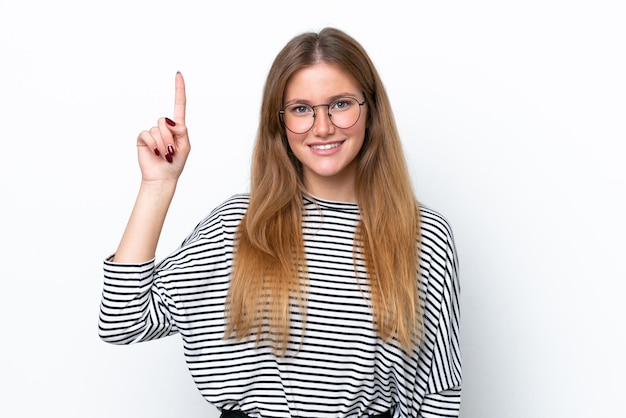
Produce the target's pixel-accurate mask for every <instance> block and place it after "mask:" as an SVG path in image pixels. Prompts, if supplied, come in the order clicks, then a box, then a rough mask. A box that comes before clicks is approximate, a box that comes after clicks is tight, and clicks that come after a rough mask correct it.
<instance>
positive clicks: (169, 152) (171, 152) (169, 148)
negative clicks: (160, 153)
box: [167, 144, 174, 155]
mask: <svg viewBox="0 0 626 418" xmlns="http://www.w3.org/2000/svg"><path fill="white" fill-rule="evenodd" d="M167 153H168V154H170V155H174V147H173V146H172V145H171V144H170V145H168V146H167Z"/></svg>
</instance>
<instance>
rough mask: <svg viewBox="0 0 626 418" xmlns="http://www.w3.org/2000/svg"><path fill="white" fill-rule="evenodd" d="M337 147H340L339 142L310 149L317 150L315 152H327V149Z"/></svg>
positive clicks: (312, 146)
mask: <svg viewBox="0 0 626 418" xmlns="http://www.w3.org/2000/svg"><path fill="white" fill-rule="evenodd" d="M339 145H341V142H335V143H334V144H324V145H311V148H313V149H317V150H329V149H333V148H337V147H338V146H339Z"/></svg>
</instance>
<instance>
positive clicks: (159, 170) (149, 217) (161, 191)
mask: <svg viewBox="0 0 626 418" xmlns="http://www.w3.org/2000/svg"><path fill="white" fill-rule="evenodd" d="M175 84H176V91H175V100H174V119H173V120H171V119H169V118H160V119H159V120H158V123H157V126H154V127H152V128H150V130H148V131H143V132H141V133H140V134H139V136H138V137H137V151H138V158H139V167H140V169H141V176H142V177H141V186H140V188H139V193H138V195H137V199H136V201H135V206H134V208H133V211H132V213H131V215H130V219H129V220H128V224H127V226H126V229H125V231H124V234H123V236H122V239H121V241H120V243H119V246H118V248H117V251H116V252H115V255H114V257H113V259H112V261H114V262H116V263H142V262H146V261H148V260H151V259H153V258H154V255H155V252H156V247H157V243H158V240H159V236H160V235H161V230H162V228H163V223H164V222H165V216H166V214H167V211H168V209H169V206H170V203H171V201H172V198H173V197H174V192H175V190H176V184H177V182H178V178H179V177H180V174H181V173H182V171H183V168H184V166H185V162H186V161H187V156H188V155H189V151H190V144H189V136H188V134H187V127H186V125H185V108H186V95H185V81H184V79H183V76H182V74H181V73H176V83H175Z"/></svg>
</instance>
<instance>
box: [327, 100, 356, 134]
mask: <svg viewBox="0 0 626 418" xmlns="http://www.w3.org/2000/svg"><path fill="white" fill-rule="evenodd" d="M328 113H329V114H330V120H331V122H332V123H333V124H334V125H335V126H336V127H337V128H342V129H346V128H350V127H351V126H352V125H354V124H355V123H356V122H357V121H358V120H359V116H360V115H361V106H359V102H357V101H356V99H354V98H352V97H343V98H341V99H338V100H335V101H334V102H332V103H331V104H330V105H329V106H328Z"/></svg>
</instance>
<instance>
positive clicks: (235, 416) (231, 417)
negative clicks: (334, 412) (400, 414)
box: [220, 409, 391, 418]
mask: <svg viewBox="0 0 626 418" xmlns="http://www.w3.org/2000/svg"><path fill="white" fill-rule="evenodd" d="M220 418H250V417H249V416H248V415H246V414H244V413H243V412H241V411H229V410H227V409H222V415H220ZM368 418H391V412H389V411H387V412H384V413H382V414H379V415H368Z"/></svg>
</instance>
